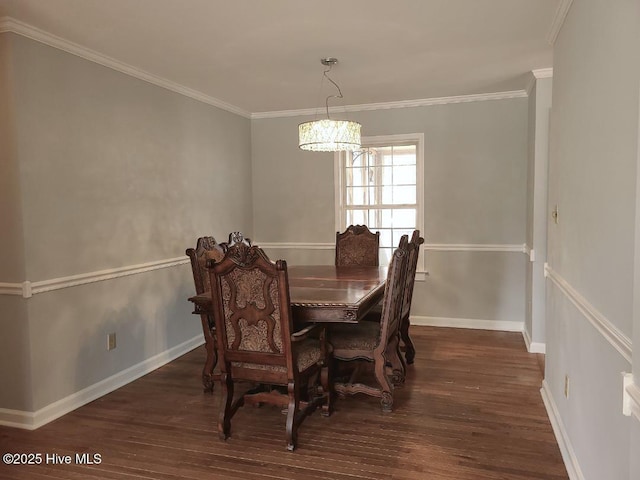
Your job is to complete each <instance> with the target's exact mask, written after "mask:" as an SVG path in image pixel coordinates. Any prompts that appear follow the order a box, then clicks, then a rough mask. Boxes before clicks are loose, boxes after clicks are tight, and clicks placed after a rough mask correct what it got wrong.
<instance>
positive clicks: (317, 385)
mask: <svg viewBox="0 0 640 480" xmlns="http://www.w3.org/2000/svg"><path fill="white" fill-rule="evenodd" d="M209 274H210V277H211V285H212V287H213V290H212V293H213V294H212V307H213V317H214V320H215V323H216V330H217V337H218V354H219V357H220V361H219V364H220V383H221V387H222V397H221V408H220V417H219V422H218V431H219V434H220V437H221V438H222V439H227V438H228V437H229V436H230V434H231V418H232V417H233V416H234V414H235V413H236V411H237V410H238V408H239V407H240V406H242V405H243V404H244V403H258V404H261V403H270V404H275V405H278V406H280V407H286V408H287V420H286V437H287V449H288V450H290V451H292V450H294V449H295V447H296V443H297V431H298V427H299V426H300V423H301V422H302V420H303V419H304V417H306V415H308V414H310V413H312V412H313V411H314V410H315V409H316V408H317V407H318V406H320V405H323V414H325V415H327V416H328V415H329V414H330V413H331V398H330V397H331V396H330V384H329V372H328V368H329V362H328V361H327V355H328V351H327V344H326V342H325V335H324V329H322V328H320V327H315V326H309V327H307V328H304V329H302V330H301V331H298V332H294V330H293V319H292V314H291V305H290V299H289V282H288V277H287V264H286V262H285V261H284V260H279V261H278V262H276V263H273V262H271V261H270V260H269V258H268V257H267V256H266V254H265V253H264V252H263V251H262V250H261V249H260V248H259V247H256V246H251V247H250V246H248V245H247V244H246V243H244V242H239V243H236V244H235V245H233V246H231V247H229V249H228V251H227V253H226V255H225V257H224V259H223V260H222V261H221V262H218V263H212V262H210V263H209ZM313 332H317V333H318V335H317V336H315V337H314V336H312V333H313ZM237 381H245V382H254V383H258V384H262V385H270V386H273V385H280V386H284V387H286V390H287V393H281V392H279V391H278V390H277V389H271V388H269V389H267V390H266V391H265V389H264V388H262V389H260V388H258V389H252V390H248V391H247V392H245V393H244V394H243V395H241V396H240V397H239V398H237V399H236V400H235V401H234V387H235V385H236V382H237Z"/></svg>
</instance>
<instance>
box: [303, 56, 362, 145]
mask: <svg viewBox="0 0 640 480" xmlns="http://www.w3.org/2000/svg"><path fill="white" fill-rule="evenodd" d="M320 62H321V63H322V64H323V65H325V66H327V67H329V68H328V69H327V70H325V71H324V72H323V75H324V77H325V78H326V79H327V80H329V81H330V82H331V83H332V84H333V85H334V86H335V87H336V88H337V89H338V95H329V96H328V97H327V99H326V100H325V108H326V111H327V118H326V119H323V120H314V121H313V122H304V123H301V124H300V125H298V138H299V142H298V146H299V147H300V148H301V149H302V150H310V151H313V152H344V151H352V150H360V127H361V125H360V124H359V123H357V122H351V121H348V120H332V119H331V118H329V99H330V98H343V96H342V91H341V90H340V87H339V86H338V84H337V83H336V82H334V81H333V80H331V78H330V77H329V75H327V73H329V72H330V71H331V67H333V66H334V65H335V64H336V63H338V59H337V58H333V57H328V58H323V59H322V60H320Z"/></svg>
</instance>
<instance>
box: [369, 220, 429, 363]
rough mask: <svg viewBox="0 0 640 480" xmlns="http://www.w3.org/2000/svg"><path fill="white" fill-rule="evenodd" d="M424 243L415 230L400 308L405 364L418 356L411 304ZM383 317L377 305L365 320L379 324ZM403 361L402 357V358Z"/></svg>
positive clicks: (401, 337) (380, 307) (401, 338)
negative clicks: (411, 328) (412, 330)
mask: <svg viewBox="0 0 640 480" xmlns="http://www.w3.org/2000/svg"><path fill="white" fill-rule="evenodd" d="M423 243H424V238H422V237H421V236H420V230H414V231H413V234H412V235H411V241H410V242H409V244H408V255H409V257H408V259H407V263H406V265H405V268H406V273H405V284H404V288H403V297H402V307H401V308H400V340H401V342H402V349H403V350H404V351H405V357H404V359H403V363H406V364H408V365H411V364H413V362H414V360H415V356H416V348H415V346H414V344H413V340H411V336H410V335H409V327H410V326H411V322H410V314H411V302H412V299H413V288H414V286H415V280H416V270H417V266H418V256H419V255H420V245H422V244H423ZM381 316H382V306H381V305H376V306H375V307H374V308H373V309H372V310H371V311H370V312H369V313H368V314H367V315H366V317H365V318H364V320H366V321H374V322H379V321H380V318H381ZM400 358H401V359H402V357H400Z"/></svg>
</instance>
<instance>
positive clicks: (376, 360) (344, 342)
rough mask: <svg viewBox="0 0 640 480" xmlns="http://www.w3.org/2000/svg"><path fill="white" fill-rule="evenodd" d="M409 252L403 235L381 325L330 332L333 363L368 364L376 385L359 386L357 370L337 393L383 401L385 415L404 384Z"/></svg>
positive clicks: (391, 269) (339, 384) (392, 267)
mask: <svg viewBox="0 0 640 480" xmlns="http://www.w3.org/2000/svg"><path fill="white" fill-rule="evenodd" d="M408 252H409V250H408V236H407V235H403V236H402V239H401V241H400V246H399V247H398V248H397V249H396V250H395V252H394V253H393V256H392V258H391V262H390V264H389V270H388V273H387V284H386V287H385V292H384V298H383V301H382V316H381V319H380V322H360V323H358V324H355V325H336V326H335V327H333V328H331V331H330V341H331V344H332V346H333V357H334V359H335V360H336V361H343V362H354V361H357V360H366V361H367V362H370V363H372V364H373V370H374V375H375V380H376V383H377V385H369V384H365V383H361V382H358V381H357V380H358V378H357V375H359V374H360V373H361V372H360V371H359V369H358V368H357V367H356V368H354V369H353V373H352V375H351V377H350V378H349V380H348V381H345V382H338V381H336V382H335V383H334V390H335V392H336V393H339V394H343V395H347V394H349V395H354V394H357V393H364V394H366V395H371V396H374V397H380V398H381V401H380V403H381V406H382V411H383V412H391V411H392V409H393V390H394V388H395V387H394V386H395V385H397V384H400V383H402V382H403V381H404V373H405V372H404V364H403V362H402V360H401V358H400V348H399V328H400V315H399V313H400V307H401V306H402V296H403V287H404V281H405V280H404V275H405V272H406V267H405V264H406V262H407V260H408Z"/></svg>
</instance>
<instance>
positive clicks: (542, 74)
mask: <svg viewBox="0 0 640 480" xmlns="http://www.w3.org/2000/svg"><path fill="white" fill-rule="evenodd" d="M531 73H532V74H533V76H534V77H536V80H540V79H541V78H552V77H553V68H551V67H550V68H538V69H537V70H531Z"/></svg>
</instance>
